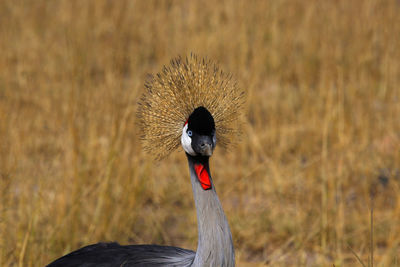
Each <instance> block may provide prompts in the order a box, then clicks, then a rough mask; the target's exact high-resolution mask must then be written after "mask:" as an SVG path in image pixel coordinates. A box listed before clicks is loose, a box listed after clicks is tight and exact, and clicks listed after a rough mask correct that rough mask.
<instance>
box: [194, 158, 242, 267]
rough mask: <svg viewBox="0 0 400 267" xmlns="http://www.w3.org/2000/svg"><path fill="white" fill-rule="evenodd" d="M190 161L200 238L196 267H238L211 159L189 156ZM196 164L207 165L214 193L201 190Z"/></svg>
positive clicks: (195, 260)
mask: <svg viewBox="0 0 400 267" xmlns="http://www.w3.org/2000/svg"><path fill="white" fill-rule="evenodd" d="M187 157H188V162H189V171H190V179H191V182H192V188H193V195H194V201H195V205H196V210H197V224H198V234H199V240H198V246H197V251H196V256H195V259H194V262H193V265H192V266H227V267H228V266H229V267H231V266H235V253H234V249H233V242H232V235H231V231H230V229H229V225H228V221H227V220H226V217H225V213H224V211H223V210H222V206H221V202H220V201H219V199H218V196H217V193H216V191H215V187H214V184H213V182H212V179H211V174H210V169H209V164H208V160H209V157H202V156H197V157H194V156H191V155H188V154H187ZM194 164H203V166H204V167H205V168H206V170H207V172H208V174H209V176H210V180H211V185H212V188H211V189H209V190H204V189H203V188H202V187H201V184H200V182H199V180H198V178H197V175H196V172H195V169H194Z"/></svg>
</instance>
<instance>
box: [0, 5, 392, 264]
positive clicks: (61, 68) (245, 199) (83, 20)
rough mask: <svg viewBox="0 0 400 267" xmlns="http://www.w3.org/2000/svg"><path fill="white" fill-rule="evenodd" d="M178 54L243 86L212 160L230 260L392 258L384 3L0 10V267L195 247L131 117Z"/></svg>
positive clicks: (178, 171)
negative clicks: (229, 142)
mask: <svg viewBox="0 0 400 267" xmlns="http://www.w3.org/2000/svg"><path fill="white" fill-rule="evenodd" d="M191 52H194V53H196V54H198V55H200V56H207V57H208V58H209V59H212V60H213V61H215V62H217V63H218V64H219V65H220V67H221V68H222V69H223V70H224V71H226V72H230V73H232V74H233V77H234V78H235V79H236V80H237V82H238V85H239V86H240V87H241V88H243V89H244V90H245V92H246V103H245V105H244V108H243V111H242V113H243V116H242V117H241V121H242V125H243V126H242V134H241V136H240V137H239V138H238V139H237V140H236V142H235V143H236V145H235V146H231V147H230V148H229V149H228V150H223V149H221V148H218V146H217V149H216V151H215V155H214V156H213V157H212V158H211V170H212V173H213V179H214V183H215V186H216V188H217V192H218V195H219V198H220V199H221V202H222V205H223V207H224V210H225V213H226V215H227V218H228V221H229V224H230V227H231V230H232V235H233V239H234V244H235V249H236V258H237V264H236V265H237V266H363V265H362V264H364V265H365V266H372V262H371V260H370V259H371V257H372V254H373V259H374V260H373V266H400V2H399V1H397V0H382V1H373V0H366V1H362V0H354V1H345V0H335V1H333V0H327V1H318V0H310V1H301V0H277V1H218V2H214V1H100V0H99V1H67V0H65V1H64V0H59V1H37V0H31V1H28V0H24V1H1V2H0V266H44V265H46V264H48V263H50V262H51V261H52V260H54V259H56V258H58V257H60V256H62V255H64V254H66V253H68V252H70V251H72V250H75V249H78V248H79V247H81V246H84V245H87V244H91V243H97V242H99V241H118V242H119V243H121V244H143V243H153V244H163V245H174V246H179V247H184V248H188V249H193V250H195V249H196V245H197V222H196V213H195V208H194V202H193V196H192V188H191V184H190V182H189V173H188V170H187V161H186V158H185V155H184V153H183V151H182V149H181V148H179V149H178V151H176V152H174V153H172V154H171V155H170V156H169V157H168V158H166V159H164V160H162V161H160V162H158V161H154V160H152V159H151V157H150V156H149V155H147V154H146V153H145V152H144V151H143V149H142V148H141V144H140V138H139V137H140V129H139V128H138V127H137V117H136V109H137V102H138V100H139V97H140V95H141V94H142V93H143V91H144V86H143V85H144V83H145V80H146V75H147V74H149V73H157V72H158V71H160V70H161V68H162V66H163V65H167V64H169V61H170V59H171V58H174V57H176V56H178V55H181V56H183V57H185V56H186V55H190V53H191ZM371 210H373V213H372V218H373V227H372V228H371ZM371 229H372V230H371ZM371 237H372V238H371ZM357 257H359V259H357ZM361 262H362V263H361Z"/></svg>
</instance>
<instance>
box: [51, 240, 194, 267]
mask: <svg viewBox="0 0 400 267" xmlns="http://www.w3.org/2000/svg"><path fill="white" fill-rule="evenodd" d="M195 254H196V253H195V252H194V251H191V250H187V249H183V248H178V247H171V246H158V245H128V246H121V245H120V244H118V243H97V244H94V245H89V246H86V247H83V248H81V249H78V250H76V251H74V252H71V253H69V254H67V255H65V256H63V257H61V258H59V259H57V260H56V261H54V262H52V263H50V264H49V265H47V267H72V266H76V267H78V266H79V267H94V266H97V267H114V266H115V267H117V266H125V267H128V266H190V265H191V264H192V262H193V259H194V257H195Z"/></svg>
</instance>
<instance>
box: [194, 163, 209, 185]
mask: <svg viewBox="0 0 400 267" xmlns="http://www.w3.org/2000/svg"><path fill="white" fill-rule="evenodd" d="M194 170H195V171H196V175H197V179H199V182H200V184H201V187H203V189H204V190H208V189H211V181H210V175H208V172H207V170H206V168H205V167H204V165H203V164H195V165H194Z"/></svg>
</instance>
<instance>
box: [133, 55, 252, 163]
mask: <svg viewBox="0 0 400 267" xmlns="http://www.w3.org/2000/svg"><path fill="white" fill-rule="evenodd" d="M145 87H146V91H145V92H144V93H143V95H142V97H141V99H140V101H139V109H138V113H137V115H138V119H139V124H140V127H141V130H142V138H141V139H142V142H143V147H144V149H145V150H146V151H147V152H149V153H150V154H151V155H153V156H155V158H158V159H160V158H163V157H165V156H167V155H168V154H169V153H170V152H172V151H173V150H175V149H176V148H177V147H178V146H179V145H180V138H181V134H182V128H183V127H184V124H185V122H186V121H187V119H188V118H189V115H190V114H191V113H192V112H193V111H194V109H195V108H197V107H199V106H203V107H205V108H206V109H208V111H210V113H211V114H212V116H213V117H214V121H215V128H216V136H217V142H218V144H219V145H222V146H223V147H226V146H227V145H228V144H229V143H230V138H231V137H233V136H234V135H236V134H237V133H238V117H239V116H238V115H239V114H238V111H239V109H240V107H241V106H242V104H243V95H244V92H243V91H242V90H240V89H239V88H238V87H237V85H236V83H235V82H234V81H233V80H232V76H231V75H229V74H226V73H224V72H222V71H221V70H220V69H219V68H218V66H217V65H216V64H214V63H213V62H211V61H210V60H208V59H206V58H203V59H199V58H198V57H197V56H196V55H193V54H192V55H190V57H186V59H184V60H182V59H181V57H178V58H175V59H173V60H171V64H170V66H164V68H163V70H162V72H160V73H157V75H156V76H149V79H148V80H147V81H146V83H145Z"/></svg>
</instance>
